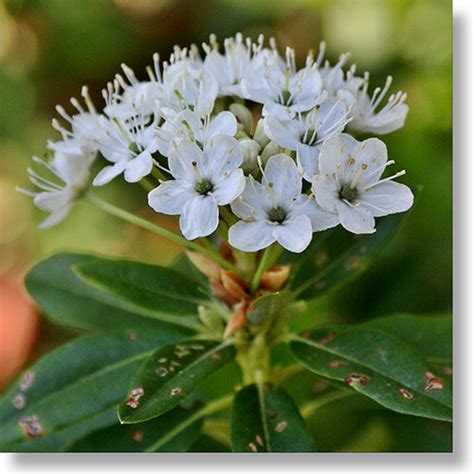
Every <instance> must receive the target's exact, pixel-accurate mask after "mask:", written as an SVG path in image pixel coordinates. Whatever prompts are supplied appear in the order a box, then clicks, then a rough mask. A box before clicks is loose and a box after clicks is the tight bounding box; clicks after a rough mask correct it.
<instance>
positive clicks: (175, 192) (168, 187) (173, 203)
mask: <svg viewBox="0 0 474 474" xmlns="http://www.w3.org/2000/svg"><path fill="white" fill-rule="evenodd" d="M195 195H196V193H195V192H194V190H193V188H192V186H191V185H190V184H189V183H188V182H187V181H174V180H170V181H165V182H164V183H162V184H160V186H158V187H157V188H155V189H153V190H151V191H150V192H149V193H148V205H149V206H150V207H151V208H152V209H153V210H154V211H156V212H161V213H163V214H170V215H177V214H181V213H182V212H183V208H184V205H185V204H186V202H188V201H189V200H190V199H192V198H193V197H195Z"/></svg>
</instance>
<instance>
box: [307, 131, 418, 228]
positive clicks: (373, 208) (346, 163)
mask: <svg viewBox="0 0 474 474" xmlns="http://www.w3.org/2000/svg"><path fill="white" fill-rule="evenodd" d="M393 163H394V161H393V160H391V161H387V147H386V146H385V144H384V143H383V142H382V141H381V140H379V139H377V138H369V139H368V140H365V141H363V142H358V141H357V140H355V139H354V138H352V137H351V136H350V135H347V134H342V135H340V136H339V137H333V138H330V139H329V140H327V141H326V142H325V143H324V145H323V146H322V148H321V154H320V155H319V170H320V174H319V175H317V176H315V177H314V178H313V179H312V184H313V187H312V190H313V193H314V195H315V197H316V201H317V202H318V204H319V205H320V206H321V207H322V208H323V209H325V210H326V211H328V212H332V213H334V214H336V215H337V218H338V220H339V222H340V223H341V224H342V225H343V226H344V227H345V228H346V229H347V230H348V231H350V232H353V233H355V234H371V233H373V232H375V220H374V217H380V216H386V215H388V214H394V213H397V212H404V211H406V210H407V209H409V208H410V207H411V206H412V204H413V193H412V192H411V190H410V188H409V187H408V186H405V185H404V184H400V183H396V182H394V181H392V180H393V179H394V178H397V177H398V176H402V175H403V174H405V171H400V172H398V173H396V174H394V175H393V176H390V177H388V178H384V179H380V178H381V176H382V173H383V172H384V170H385V168H386V167H387V166H388V165H391V164H393Z"/></svg>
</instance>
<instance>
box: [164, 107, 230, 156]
mask: <svg viewBox="0 0 474 474" xmlns="http://www.w3.org/2000/svg"><path fill="white" fill-rule="evenodd" d="M236 133H237V120H236V119H235V116H234V115H233V114H232V113H231V112H229V111H224V112H220V113H219V114H217V115H216V116H215V117H213V118H210V117H209V116H207V117H205V118H202V117H201V116H200V115H199V114H198V113H197V112H195V111H194V112H193V111H191V110H189V109H186V110H183V111H181V112H180V113H178V114H177V115H176V116H175V117H174V118H172V119H170V120H167V121H166V122H165V123H164V124H163V125H162V126H161V127H160V128H158V129H157V131H156V139H157V142H156V144H157V148H158V151H159V152H160V153H161V154H162V155H163V156H168V155H169V152H170V148H171V144H172V142H173V141H176V140H179V139H183V138H184V139H188V140H192V141H195V142H196V143H198V144H200V146H201V148H202V147H203V146H205V145H206V144H207V143H208V142H209V140H211V139H212V137H214V136H216V135H228V136H230V137H233V136H234V135H235V134H236Z"/></svg>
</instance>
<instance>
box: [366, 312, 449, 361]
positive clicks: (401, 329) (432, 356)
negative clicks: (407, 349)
mask: <svg viewBox="0 0 474 474" xmlns="http://www.w3.org/2000/svg"><path fill="white" fill-rule="evenodd" d="M363 326H364V327H369V328H374V329H378V330H380V331H383V332H386V333H388V334H391V335H392V336H394V337H396V338H397V339H400V340H402V341H405V342H406V343H408V344H410V345H411V346H413V347H415V348H416V350H417V352H419V353H420V354H421V355H422V356H423V357H424V358H425V359H426V360H428V361H430V362H432V363H439V364H443V363H445V364H449V363H450V362H451V360H452V356H453V334H452V331H453V322H452V317H451V315H439V316H414V315H411V314H398V315H394V316H388V317H383V318H377V319H374V320H372V321H369V322H367V323H364V324H363Z"/></svg>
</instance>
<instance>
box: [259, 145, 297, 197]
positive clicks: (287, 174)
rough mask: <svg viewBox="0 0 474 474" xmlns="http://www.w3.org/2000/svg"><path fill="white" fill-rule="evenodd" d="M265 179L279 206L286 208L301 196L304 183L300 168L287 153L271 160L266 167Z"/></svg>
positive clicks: (272, 157) (275, 156)
mask: <svg viewBox="0 0 474 474" xmlns="http://www.w3.org/2000/svg"><path fill="white" fill-rule="evenodd" d="M265 179H266V180H267V181H268V186H269V188H271V193H272V194H273V195H274V201H275V205H277V206H286V205H288V203H289V202H291V201H292V200H293V199H294V198H295V197H297V196H299V194H301V188H302V185H303V183H302V179H301V175H300V173H299V171H298V167H297V166H296V163H295V162H294V161H293V160H292V159H291V158H290V157H289V156H288V155H286V154H285V153H279V154H278V155H273V156H271V157H270V158H269V160H268V161H267V164H266V166H265ZM264 184H267V183H265V182H264Z"/></svg>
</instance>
